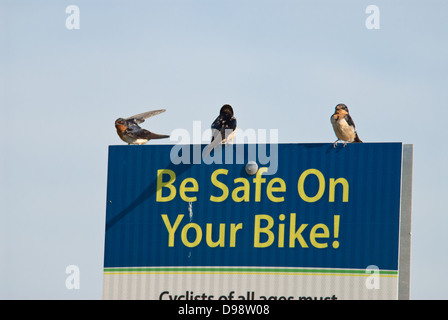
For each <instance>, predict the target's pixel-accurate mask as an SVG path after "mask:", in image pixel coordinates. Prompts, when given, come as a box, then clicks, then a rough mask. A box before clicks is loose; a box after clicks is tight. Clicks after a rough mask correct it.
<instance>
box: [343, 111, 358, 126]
mask: <svg viewBox="0 0 448 320" xmlns="http://www.w3.org/2000/svg"><path fill="white" fill-rule="evenodd" d="M344 119H345V121H347V124H348V125H349V126H350V127H353V128H355V123H354V122H353V119H352V117H350V115H349V114H348V113H347V114H346V115H345V117H344Z"/></svg>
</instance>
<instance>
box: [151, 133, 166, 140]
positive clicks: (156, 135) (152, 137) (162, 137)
mask: <svg viewBox="0 0 448 320" xmlns="http://www.w3.org/2000/svg"><path fill="white" fill-rule="evenodd" d="M169 137H170V136H167V135H166V134H157V133H154V132H151V133H150V134H149V139H165V138H169Z"/></svg>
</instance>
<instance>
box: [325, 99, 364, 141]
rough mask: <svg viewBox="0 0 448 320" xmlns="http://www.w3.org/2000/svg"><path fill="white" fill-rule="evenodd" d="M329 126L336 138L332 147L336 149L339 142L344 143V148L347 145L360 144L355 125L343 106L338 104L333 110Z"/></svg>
mask: <svg viewBox="0 0 448 320" xmlns="http://www.w3.org/2000/svg"><path fill="white" fill-rule="evenodd" d="M330 120H331V124H332V125H333V130H334V133H335V134H336V137H337V138H338V139H337V140H336V141H335V142H334V143H333V147H336V145H337V143H338V141H339V140H342V141H344V145H343V146H344V147H345V146H346V145H347V143H349V142H350V143H352V142H353V143H354V142H362V141H361V139H359V137H358V133H357V132H356V128H355V123H354V122H353V119H352V117H351V116H350V114H349V112H348V108H347V106H346V105H345V104H342V103H340V104H338V105H337V106H336V108H335V110H334V113H333V115H332V116H331V118H330Z"/></svg>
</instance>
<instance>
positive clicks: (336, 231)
mask: <svg viewBox="0 0 448 320" xmlns="http://www.w3.org/2000/svg"><path fill="white" fill-rule="evenodd" d="M339 218H340V216H334V238H335V239H337V238H339V220H340V219H339ZM333 248H335V249H337V248H339V241H337V240H335V241H333Z"/></svg>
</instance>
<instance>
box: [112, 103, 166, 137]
mask: <svg viewBox="0 0 448 320" xmlns="http://www.w3.org/2000/svg"><path fill="white" fill-rule="evenodd" d="M165 111H166V110H165V109H160V110H152V111H148V112H143V113H139V114H136V115H135V116H131V117H128V118H125V119H123V118H118V119H117V120H115V128H116V129H117V133H118V136H119V137H120V139H121V140H123V141H124V142H126V143H127V144H138V145H141V144H145V143H147V142H148V141H149V140H152V139H164V138H169V137H170V136H167V135H163V134H157V133H153V132H151V131H148V130H146V129H142V128H140V126H139V124H140V123H143V122H145V119H148V118H150V117H153V116H155V115H158V114H160V113H162V112H165Z"/></svg>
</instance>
